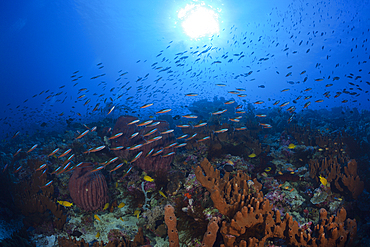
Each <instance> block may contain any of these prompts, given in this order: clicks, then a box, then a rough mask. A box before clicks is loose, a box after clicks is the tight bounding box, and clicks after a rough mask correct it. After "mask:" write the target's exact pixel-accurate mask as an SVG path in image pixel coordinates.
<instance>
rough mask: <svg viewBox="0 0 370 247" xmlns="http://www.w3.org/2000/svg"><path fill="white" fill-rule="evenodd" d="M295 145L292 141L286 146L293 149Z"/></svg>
mask: <svg viewBox="0 0 370 247" xmlns="http://www.w3.org/2000/svg"><path fill="white" fill-rule="evenodd" d="M295 147H296V146H295V145H294V144H293V143H290V144H289V146H288V148H289V149H295Z"/></svg>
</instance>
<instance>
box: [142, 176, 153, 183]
mask: <svg viewBox="0 0 370 247" xmlns="http://www.w3.org/2000/svg"><path fill="white" fill-rule="evenodd" d="M144 180H145V181H148V182H153V181H154V179H153V178H151V177H149V176H148V175H146V176H144Z"/></svg>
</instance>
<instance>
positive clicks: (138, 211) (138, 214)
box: [134, 210, 140, 219]
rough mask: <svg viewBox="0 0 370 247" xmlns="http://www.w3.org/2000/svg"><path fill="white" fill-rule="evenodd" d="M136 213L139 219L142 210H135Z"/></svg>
mask: <svg viewBox="0 0 370 247" xmlns="http://www.w3.org/2000/svg"><path fill="white" fill-rule="evenodd" d="M134 215H136V217H137V218H138V219H139V217H140V210H135V212H134Z"/></svg>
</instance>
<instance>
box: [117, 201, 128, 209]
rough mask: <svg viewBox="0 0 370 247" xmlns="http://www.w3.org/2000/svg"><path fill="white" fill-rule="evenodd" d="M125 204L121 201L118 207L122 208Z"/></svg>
mask: <svg viewBox="0 0 370 247" xmlns="http://www.w3.org/2000/svg"><path fill="white" fill-rule="evenodd" d="M125 205H126V204H125V203H123V202H121V203H120V204H119V205H118V208H123V207H124V206H125Z"/></svg>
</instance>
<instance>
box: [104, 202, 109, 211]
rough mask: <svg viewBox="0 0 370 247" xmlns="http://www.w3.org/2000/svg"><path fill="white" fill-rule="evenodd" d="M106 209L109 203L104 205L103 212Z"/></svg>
mask: <svg viewBox="0 0 370 247" xmlns="http://www.w3.org/2000/svg"><path fill="white" fill-rule="evenodd" d="M108 207H109V203H108V202H107V203H106V204H105V205H104V208H103V210H106V209H107V208H108Z"/></svg>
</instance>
